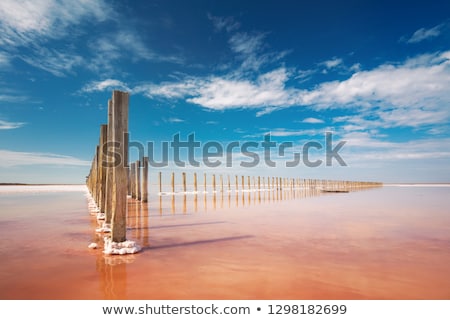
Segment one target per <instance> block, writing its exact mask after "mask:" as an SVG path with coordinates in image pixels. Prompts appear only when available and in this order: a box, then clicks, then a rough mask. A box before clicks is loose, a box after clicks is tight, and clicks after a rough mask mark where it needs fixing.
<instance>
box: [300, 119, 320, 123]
mask: <svg viewBox="0 0 450 320" xmlns="http://www.w3.org/2000/svg"><path fill="white" fill-rule="evenodd" d="M301 122H302V123H311V124H318V123H324V121H323V120H322V119H317V118H305V119H303V120H302V121H301Z"/></svg>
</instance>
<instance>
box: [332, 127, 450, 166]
mask: <svg viewBox="0 0 450 320" xmlns="http://www.w3.org/2000/svg"><path fill="white" fill-rule="evenodd" d="M341 139H342V140H345V141H346V147H345V150H344V149H343V157H345V159H346V160H349V163H353V164H359V165H363V164H364V163H366V164H367V163H373V162H377V163H379V160H383V161H398V160H414V159H427V160H430V159H450V139H414V140H410V141H405V142H392V141H386V140H382V139H379V138H376V137H374V136H373V135H372V134H370V133H368V132H351V133H348V134H345V135H343V136H342V137H341Z"/></svg>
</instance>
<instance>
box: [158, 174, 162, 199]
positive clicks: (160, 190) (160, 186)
mask: <svg viewBox="0 0 450 320" xmlns="http://www.w3.org/2000/svg"><path fill="white" fill-rule="evenodd" d="M161 175H162V173H161V171H160V172H159V173H158V183H159V194H161V193H162V176H161Z"/></svg>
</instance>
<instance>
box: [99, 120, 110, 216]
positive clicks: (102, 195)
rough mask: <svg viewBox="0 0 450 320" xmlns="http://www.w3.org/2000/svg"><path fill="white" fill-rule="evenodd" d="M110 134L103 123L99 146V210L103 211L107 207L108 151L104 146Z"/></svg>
mask: <svg viewBox="0 0 450 320" xmlns="http://www.w3.org/2000/svg"><path fill="white" fill-rule="evenodd" d="M107 134H108V126H107V125H106V124H102V125H101V126H100V147H99V169H100V170H99V178H100V179H99V188H100V192H99V203H98V204H99V205H98V207H99V210H100V212H101V213H104V212H105V209H106V165H105V162H106V153H105V150H104V148H103V146H104V145H105V144H106V139H107Z"/></svg>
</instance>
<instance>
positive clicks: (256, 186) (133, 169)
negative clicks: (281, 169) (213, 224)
mask: <svg viewBox="0 0 450 320" xmlns="http://www.w3.org/2000/svg"><path fill="white" fill-rule="evenodd" d="M128 103H129V95H128V93H127V92H122V91H117V90H115V91H113V94H112V99H110V100H109V101H108V122H107V124H102V125H101V126H100V139H99V144H98V146H97V147H96V152H95V156H94V158H93V160H92V165H91V170H90V172H89V175H88V176H87V180H86V184H87V186H88V189H89V192H90V194H91V196H92V198H93V200H94V201H95V204H96V206H97V208H98V211H99V212H100V213H101V214H104V219H105V222H104V223H105V225H108V226H109V225H110V226H111V238H112V241H113V242H124V241H126V216H127V195H130V196H131V198H133V199H136V200H140V201H142V202H147V201H148V182H149V179H148V173H149V168H148V158H147V157H144V158H143V159H141V160H138V161H136V162H133V163H132V164H131V166H129V165H128V109H129V107H128ZM141 172H142V173H141ZM181 177H182V178H181V179H182V190H183V192H185V193H186V192H188V190H187V181H186V173H185V172H183V173H181ZM246 178H247V179H246ZM239 180H240V181H239ZM246 180H247V181H246ZM239 182H240V184H239ZM246 182H247V183H246ZM252 182H253V183H252ZM224 183H225V182H224V179H223V175H219V183H218V185H217V183H216V175H215V174H213V175H212V176H211V187H212V191H213V192H217V191H218V190H217V188H219V191H222V192H223V191H224V190H225V188H226V190H228V191H231V190H232V187H231V186H232V184H233V188H234V191H235V192H239V191H251V190H283V189H287V188H291V189H294V188H295V189H297V188H316V189H325V190H331V191H333V190H337V191H339V190H353V189H361V188H365V187H376V186H379V185H380V184H379V183H376V182H355V181H336V180H316V179H298V178H297V179H291V178H281V177H261V176H258V177H252V179H251V177H250V176H243V175H242V176H238V175H235V176H234V183H233V182H232V179H231V177H230V175H227V181H226V185H225V186H224ZM158 185H159V194H160V195H161V194H163V192H167V191H164V190H163V183H162V173H161V172H159V173H158ZM203 185H204V186H203V189H204V191H205V192H206V191H207V175H206V173H205V174H204V177H203ZM239 186H240V187H239ZM192 191H194V192H198V191H199V190H198V178H197V173H193V190H192ZM169 192H170V191H169ZM171 192H172V193H173V194H174V193H175V173H174V172H172V174H171Z"/></svg>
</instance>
